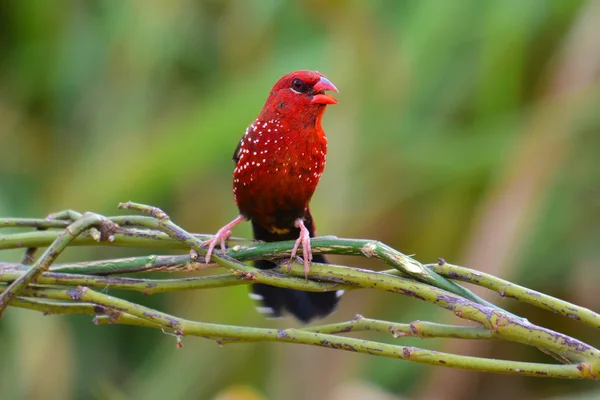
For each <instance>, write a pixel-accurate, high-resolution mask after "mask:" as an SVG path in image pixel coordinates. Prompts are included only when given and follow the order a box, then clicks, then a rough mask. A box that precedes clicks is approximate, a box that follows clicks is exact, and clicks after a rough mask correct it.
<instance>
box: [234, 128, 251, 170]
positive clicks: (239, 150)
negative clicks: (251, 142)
mask: <svg viewBox="0 0 600 400" xmlns="http://www.w3.org/2000/svg"><path fill="white" fill-rule="evenodd" d="M248 129H249V127H248V128H247V129H246V132H244V136H242V138H241V139H240V141H239V143H238V145H237V147H236V148H235V151H234V152H233V158H232V159H233V162H234V163H235V164H236V165H237V163H238V161H240V156H241V155H242V140H244V137H246V133H248Z"/></svg>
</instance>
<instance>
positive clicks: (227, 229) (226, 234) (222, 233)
mask: <svg viewBox="0 0 600 400" xmlns="http://www.w3.org/2000/svg"><path fill="white" fill-rule="evenodd" d="M246 220H247V219H246V217H244V216H243V215H240V216H238V217H237V218H236V219H234V220H233V221H231V222H230V223H228V224H227V225H225V226H224V227H222V228H221V229H219V231H218V232H217V234H216V235H215V236H214V237H213V238H212V239H210V240H207V241H206V242H204V243H202V245H204V246H206V245H208V251H207V252H206V258H205V261H206V263H207V264H208V263H209V262H210V256H211V255H212V252H213V250H214V249H215V246H216V245H217V243H219V242H221V250H223V251H225V241H226V240H227V239H229V238H230V237H231V228H233V227H234V226H236V225H237V224H239V223H240V222H244V221H246Z"/></svg>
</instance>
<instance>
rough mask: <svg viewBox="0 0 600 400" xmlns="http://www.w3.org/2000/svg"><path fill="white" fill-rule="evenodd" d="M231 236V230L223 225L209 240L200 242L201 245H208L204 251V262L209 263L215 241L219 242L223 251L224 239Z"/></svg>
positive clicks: (215, 244)
mask: <svg viewBox="0 0 600 400" xmlns="http://www.w3.org/2000/svg"><path fill="white" fill-rule="evenodd" d="M230 237H231V230H229V229H228V227H223V228H221V229H219V231H218V232H217V234H216V235H215V236H214V237H213V238H212V239H210V240H207V241H206V242H204V243H202V245H203V246H206V245H208V250H207V251H206V257H205V258H204V261H205V262H206V264H208V263H210V256H211V255H212V252H213V250H214V249H215V247H216V246H217V243H219V242H220V243H221V250H223V251H225V241H226V240H227V239H229V238H230Z"/></svg>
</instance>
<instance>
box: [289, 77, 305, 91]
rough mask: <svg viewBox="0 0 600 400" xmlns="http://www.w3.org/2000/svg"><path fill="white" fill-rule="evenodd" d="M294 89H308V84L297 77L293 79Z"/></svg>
mask: <svg viewBox="0 0 600 400" xmlns="http://www.w3.org/2000/svg"><path fill="white" fill-rule="evenodd" d="M292 89H294V91H296V92H300V93H302V92H305V91H306V85H305V84H304V82H302V79H298V78H296V79H294V80H293V81H292Z"/></svg>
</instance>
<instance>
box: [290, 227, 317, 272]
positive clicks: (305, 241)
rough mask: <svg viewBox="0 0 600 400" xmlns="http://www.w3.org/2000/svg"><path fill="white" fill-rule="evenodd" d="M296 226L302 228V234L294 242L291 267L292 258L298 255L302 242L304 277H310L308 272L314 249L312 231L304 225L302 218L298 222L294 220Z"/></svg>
mask: <svg viewBox="0 0 600 400" xmlns="http://www.w3.org/2000/svg"><path fill="white" fill-rule="evenodd" d="M294 226H295V227H296V228H300V236H298V239H296V244H294V248H293V249H292V255H291V256H290V263H289V268H291V267H292V260H293V259H294V257H296V252H297V251H298V247H300V244H302V258H303V259H304V277H305V278H306V279H308V273H309V272H310V267H309V265H310V262H311V261H312V250H311V248H310V232H309V231H308V229H306V226H304V221H302V218H298V219H297V220H296V222H294Z"/></svg>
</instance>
